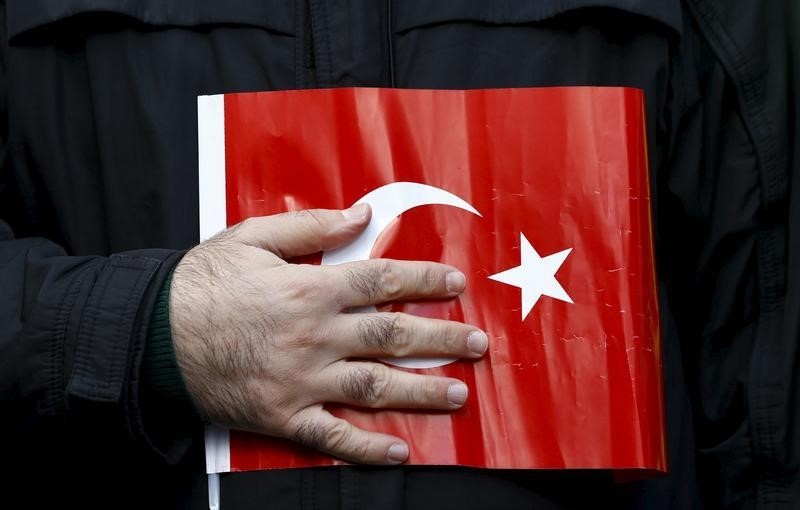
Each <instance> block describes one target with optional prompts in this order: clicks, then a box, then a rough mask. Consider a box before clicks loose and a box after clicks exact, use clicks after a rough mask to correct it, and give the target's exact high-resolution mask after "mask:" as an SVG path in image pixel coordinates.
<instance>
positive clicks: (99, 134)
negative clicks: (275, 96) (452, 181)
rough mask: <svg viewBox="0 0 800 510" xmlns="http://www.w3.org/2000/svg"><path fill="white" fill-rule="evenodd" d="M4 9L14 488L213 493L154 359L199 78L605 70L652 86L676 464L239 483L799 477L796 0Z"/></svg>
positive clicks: (232, 487)
mask: <svg viewBox="0 0 800 510" xmlns="http://www.w3.org/2000/svg"><path fill="white" fill-rule="evenodd" d="M0 16H2V19H1V20H0V31H2V32H3V35H2V37H0V45H1V46H0V72H1V73H2V75H1V76H0V106H1V107H2V110H0V142H1V143H2V145H1V147H2V167H0V218H2V220H1V221H0V405H1V406H2V407H1V408H0V422H1V423H0V464H2V465H3V467H2V468H0V469H2V470H3V471H6V473H0V474H2V476H3V477H2V478H0V480H2V482H0V486H2V487H3V488H2V489H1V490H0V498H3V501H10V498H11V496H12V495H13V494H14V493H15V492H18V493H20V494H21V495H22V496H24V498H25V499H24V500H23V501H26V502H28V503H29V504H26V505H25V506H30V507H35V506H37V505H38V504H42V503H44V502H45V501H56V502H58V504H60V505H61V504H65V503H66V502H72V503H75V504H77V505H79V506H81V507H90V506H103V507H108V508H116V507H128V506H129V507H137V508H157V507H166V508H169V507H192V508H206V505H207V501H206V479H205V475H204V474H203V473H204V471H203V467H204V466H203V454H202V438H201V436H200V435H199V432H198V430H199V427H196V426H195V427H189V426H175V424H174V423H173V422H171V421H170V420H169V419H168V418H166V417H165V416H164V415H162V414H161V413H158V412H148V411H147V409H148V406H147V398H143V396H142V381H141V378H142V370H143V368H142V359H143V350H144V347H145V338H146V335H147V330H148V325H149V323H150V321H151V315H152V310H153V304H154V302H155V300H156V296H157V294H158V291H159V289H160V288H161V287H162V285H163V283H164V281H165V278H167V276H168V274H169V273H170V270H171V269H172V268H173V267H174V265H175V264H176V263H177V261H178V260H179V258H180V256H181V253H182V252H183V250H186V249H187V248H189V247H191V246H192V245H193V244H194V243H196V242H197V237H198V233H197V232H198V214H197V193H196V187H197V141H196V140H197V123H196V109H195V108H196V106H195V105H196V96H197V95H201V94H214V93H222V92H237V91H254V90H270V89H291V88H308V87H332V86H344V85H364V86H384V87H389V86H395V87H413V88H476V87H510V86H548V85H570V84H580V85H625V86H634V87H639V88H642V89H644V91H645V94H646V101H647V116H648V117H647V125H648V143H649V151H650V168H651V172H652V183H653V195H654V204H655V209H656V229H657V256H658V263H659V279H660V288H661V304H662V310H661V312H662V323H663V353H664V367H665V378H666V405H667V421H668V450H669V457H670V468H671V472H670V475H669V476H668V477H663V478H659V479H655V480H650V481H645V482H635V483H628V484H622V485H615V484H613V483H612V479H611V476H610V474H608V473H602V472H589V473H531V472H497V471H495V472H487V471H480V470H472V469H460V468H402V467H401V468H387V469H373V468H367V467H349V468H335V469H313V470H291V471H274V472H257V473H247V474H231V475H224V476H223V477H222V504H223V508H224V509H225V510H232V509H235V508H298V509H300V508H302V509H312V508H313V509H317V508H319V509H323V508H344V509H358V508H377V507H379V508H389V509H393V508H398V509H399V508H425V507H429V508H460V509H468V508H488V507H492V508H576V507H577V508H582V507H592V508H604V507H608V508H626V507H641V508H695V507H701V506H706V507H710V508H719V507H731V508H796V507H797V506H798V505H800V503H798V501H800V432H799V431H800V396H798V395H800V380H799V379H800V375H798V374H800V370H798V368H799V367H798V365H800V353H799V352H798V345H800V313H798V312H799V311H800V272H799V271H800V253H799V252H800V199H798V197H797V193H798V190H797V189H796V188H797V186H798V184H797V182H798V180H797V179H794V180H793V179H792V177H793V175H792V173H794V176H795V177H797V176H798V175H797V174H798V161H797V148H798V145H800V144H798V133H799V132H800V131H799V130H798V125H797V123H798V115H797V110H798V103H797V101H796V99H795V98H796V97H797V96H796V93H797V92H798V90H797V86H798V85H797V83H798V82H797V73H798V69H800V67H799V66H798V54H800V45H798V30H797V27H798V26H800V8H799V7H798V3H797V2H796V1H794V0H765V1H758V2H756V1H745V0H739V1H736V0H729V1H723V0H718V1H714V0H687V1H685V2H683V3H681V2H679V1H678V0H560V1H559V0H539V1H528V2H523V1H514V0H503V1H491V2H489V1H477V0H476V1H455V0H453V1H450V0H447V1H438V2H437V1H425V0H394V1H391V0H388V1H384V2H377V1H375V0H350V1H343V0H305V1H297V2H290V1H288V0H225V1H219V2H213V1H211V0H172V1H171V2H165V1H162V0H5V1H2V2H0ZM531 114H532V115H533V114H535V112H531ZM190 445H191V446H190Z"/></svg>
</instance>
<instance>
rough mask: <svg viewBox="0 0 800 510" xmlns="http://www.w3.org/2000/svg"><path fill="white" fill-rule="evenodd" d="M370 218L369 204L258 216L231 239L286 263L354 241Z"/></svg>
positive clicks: (246, 221) (245, 223)
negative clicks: (254, 247) (261, 250)
mask: <svg viewBox="0 0 800 510" xmlns="http://www.w3.org/2000/svg"><path fill="white" fill-rule="evenodd" d="M371 214H372V211H371V209H370V207H369V205H368V204H358V205H354V206H353V207H351V208H350V209H345V210H341V211H340V210H334V209H306V210H303V211H293V212H288V213H283V214H276V215H274V216H258V217H254V218H249V219H247V220H245V221H243V222H242V223H240V224H239V226H238V228H236V231H235V232H234V236H233V238H234V239H236V240H237V241H239V242H242V243H244V244H249V245H251V246H256V247H259V248H263V249H265V250H267V251H270V252H272V253H274V254H275V255H277V256H278V257H280V258H282V259H288V258H292V257H299V256H301V255H308V254H311V253H317V252H320V251H324V250H330V249H332V248H336V247H337V246H341V245H343V244H345V243H347V242H349V241H351V240H353V239H355V238H356V236H358V235H359V234H360V233H361V232H362V231H363V230H364V229H365V228H366V226H367V225H368V224H369V220H370V216H371Z"/></svg>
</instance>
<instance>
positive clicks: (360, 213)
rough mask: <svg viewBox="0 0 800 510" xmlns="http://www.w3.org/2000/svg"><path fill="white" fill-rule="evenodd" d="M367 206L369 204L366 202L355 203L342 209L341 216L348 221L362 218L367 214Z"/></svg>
mask: <svg viewBox="0 0 800 510" xmlns="http://www.w3.org/2000/svg"><path fill="white" fill-rule="evenodd" d="M368 208H369V206H368V205H367V204H356V205H354V206H353V207H351V208H350V209H345V210H344V211H342V216H344V217H345V219H347V220H350V221H355V220H363V219H364V217H365V216H366V215H367V210H368Z"/></svg>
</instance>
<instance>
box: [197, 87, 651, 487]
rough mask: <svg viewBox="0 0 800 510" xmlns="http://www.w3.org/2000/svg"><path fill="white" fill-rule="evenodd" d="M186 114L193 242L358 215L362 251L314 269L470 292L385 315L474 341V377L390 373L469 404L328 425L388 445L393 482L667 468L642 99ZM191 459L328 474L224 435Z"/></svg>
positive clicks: (366, 97)
mask: <svg viewBox="0 0 800 510" xmlns="http://www.w3.org/2000/svg"><path fill="white" fill-rule="evenodd" d="M198 112H199V125H200V130H199V145H200V147H199V148H200V208H201V211H200V212H201V225H200V228H201V236H202V237H203V238H207V237H209V236H210V235H213V234H214V233H215V232H217V231H219V230H220V229H222V228H225V227H226V226H230V225H234V224H236V223H238V222H239V221H241V220H243V219H245V218H247V217H250V216H258V215H269V214H274V213H279V212H284V211H291V210H298V209H306V208H335V209H339V208H346V207H349V206H351V205H353V204H354V203H356V202H359V201H366V202H369V203H370V204H371V205H372V208H373V219H372V223H371V224H370V226H369V228H368V230H367V232H366V233H365V234H364V235H362V237H361V238H359V239H358V240H357V241H356V242H354V243H353V244H352V245H351V246H348V247H345V248H344V249H340V250H336V251H333V252H330V253H326V254H319V255H318V256H316V257H313V261H314V262H316V263H320V262H321V263H326V264H330V263H339V262H344V261H348V260H358V259H364V258H368V257H374V258H377V257H388V258H397V259H412V260H432V261H440V262H444V263H447V264H451V265H453V266H456V267H458V268H460V269H461V270H462V271H463V272H464V273H465V274H466V276H467V281H468V286H467V290H466V291H465V292H464V293H463V295H462V296H460V297H459V298H457V299H455V300H450V301H436V302H431V301H429V302H414V303H395V304H391V305H387V306H385V307H383V308H385V309H389V310H396V311H405V312H409V313H413V314H418V315H425V316H429V317H437V318H444V319H452V320H459V321H465V322H468V323H471V324H474V325H476V326H478V327H480V328H482V329H483V330H485V331H486V332H487V333H488V335H489V339H490V341H489V351H488V352H487V354H486V356H485V357H484V358H483V359H482V360H479V361H455V362H450V361H449V360H433V361H430V360H429V361H428V363H423V364H422V365H420V364H419V363H416V362H414V361H413V360H412V361H411V362H409V363H407V365H410V366H414V367H420V366H426V367H427V368H403V369H404V370H416V371H418V372H421V373H426V374H437V375H443V376H449V377H455V378H458V379H461V380H463V381H465V382H466V383H467V385H468V386H469V392H470V398H469V400H468V403H467V405H466V406H465V407H464V408H462V409H460V410H458V411H456V412H454V413H439V412H427V411H425V412H408V411H394V410H380V411H373V410H364V409H355V408H347V407H342V406H329V407H328V409H330V410H331V412H333V413H334V414H336V415H337V416H341V417H344V418H346V419H347V420H349V421H351V422H352V423H354V424H356V425H357V426H359V427H362V428H364V429H368V430H375V431H381V432H385V433H390V434H396V435H398V436H400V437H402V438H404V439H405V440H407V441H408V443H409V446H410V451H411V454H410V458H409V461H408V462H409V464H458V465H466V466H476V467H487V468H524V469H561V468H598V469H638V470H644V471H643V473H648V472H655V471H664V470H665V469H666V458H665V457H666V454H665V444H664V441H665V438H664V424H663V399H662V376H661V352H660V343H659V336H658V335H659V333H658V331H659V330H658V308H657V300H656V288H655V274H654V263H653V242H652V233H651V232H652V231H651V219H650V200H649V187H648V179H647V173H648V172H647V160H646V151H645V139H644V136H645V124H644V118H643V115H644V114H643V97H642V93H641V91H639V90H635V89H628V88H592V87H568V88H539V89H497V90H471V91H443V90H435V91H434V90H397V89H369V88H365V89H359V88H346V89H327V90H306V91H286V92H265V93H246V94H231V95H224V96H204V97H200V98H199V100H198ZM353 313H358V312H353ZM390 361H391V360H390ZM430 365H437V366H430ZM207 460H208V470H209V472H224V471H243V470H253V469H270V468H286V467H302V466H321V465H332V464H340V463H341V461H338V460H336V459H333V458H331V457H329V456H326V455H323V454H320V453H316V452H313V451H310V450H307V449H305V448H302V447H300V446H297V445H295V444H293V443H290V442H287V441H282V440H275V439H270V438H266V437H261V436H258V435H254V434H249V433H244V432H238V431H227V430H221V429H211V430H209V432H208V434H207Z"/></svg>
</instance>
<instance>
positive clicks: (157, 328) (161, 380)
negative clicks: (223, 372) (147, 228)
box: [141, 273, 207, 442]
mask: <svg viewBox="0 0 800 510" xmlns="http://www.w3.org/2000/svg"><path fill="white" fill-rule="evenodd" d="M171 282H172V273H170V275H169V276H168V277H167V279H166V281H165V282H164V285H163V286H162V287H161V290H160V291H159V293H158V296H157V297H156V302H155V304H154V306H153V311H152V314H151V316H150V324H149V326H148V329H147V340H146V343H145V350H144V359H143V360H142V372H141V374H142V379H141V381H142V408H143V409H142V412H143V415H144V418H145V421H146V422H147V421H149V422H150V423H151V424H156V423H159V424H163V425H161V426H156V428H157V430H155V431H154V430H153V428H152V427H150V431H151V434H153V435H155V436H156V437H154V439H156V442H160V441H158V439H159V437H158V436H161V439H162V440H168V438H169V437H170V436H172V435H174V432H176V431H175V430H170V429H173V428H175V427H178V428H183V427H186V428H194V427H196V426H198V425H199V424H201V423H204V422H205V423H207V421H206V419H205V417H204V416H203V414H202V413H201V412H200V410H199V409H198V408H197V406H196V405H195V403H194V400H193V399H192V397H191V395H190V394H189V390H188V389H187V387H186V383H185V381H184V380H183V375H182V374H181V371H180V367H178V362H177V359H176V358H175V349H174V347H173V343H172V331H171V326H170V322H169V289H170V284H171ZM148 418H149V420H148Z"/></svg>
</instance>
